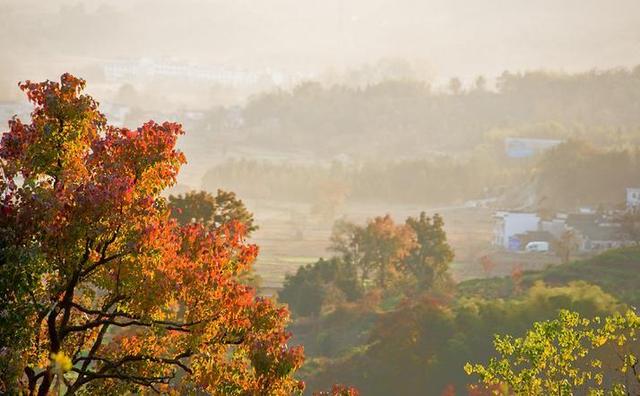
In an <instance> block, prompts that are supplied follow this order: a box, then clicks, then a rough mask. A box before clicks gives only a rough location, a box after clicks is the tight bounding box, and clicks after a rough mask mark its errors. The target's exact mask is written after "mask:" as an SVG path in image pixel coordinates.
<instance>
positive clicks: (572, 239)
mask: <svg viewBox="0 0 640 396" xmlns="http://www.w3.org/2000/svg"><path fill="white" fill-rule="evenodd" d="M551 248H552V249H553V251H554V252H555V254H556V256H558V257H559V258H560V261H561V262H562V264H566V263H568V262H569V261H571V255H573V253H575V252H576V251H577V250H578V237H577V236H576V233H575V232H574V231H573V230H566V231H564V232H563V233H562V234H561V235H560V237H559V238H557V239H555V240H554V241H553V242H552V244H551Z"/></svg>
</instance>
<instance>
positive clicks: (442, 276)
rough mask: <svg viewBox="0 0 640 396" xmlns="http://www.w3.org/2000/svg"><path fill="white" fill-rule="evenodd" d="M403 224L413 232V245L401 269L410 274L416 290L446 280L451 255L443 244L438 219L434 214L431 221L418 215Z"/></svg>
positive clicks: (440, 225) (441, 226)
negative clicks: (417, 286) (414, 281)
mask: <svg viewBox="0 0 640 396" xmlns="http://www.w3.org/2000/svg"><path fill="white" fill-rule="evenodd" d="M406 224H407V226H408V227H410V229H411V230H413V233H414V235H415V242H416V243H415V244H414V245H413V247H412V248H411V250H410V251H409V254H408V256H407V257H406V258H405V259H404V260H402V261H401V265H402V266H403V267H404V268H406V270H408V271H409V272H411V274H413V276H414V277H415V278H416V280H417V282H418V285H419V287H420V288H429V287H432V286H433V285H434V284H435V283H437V282H442V281H445V280H447V276H448V270H449V263H451V261H452V260H453V255H454V254H453V250H452V249H451V246H449V243H448V242H447V234H446V232H445V231H444V220H443V219H442V217H441V216H440V215H438V214H436V215H434V216H433V217H432V218H431V217H428V216H427V215H426V214H425V213H424V212H422V213H420V216H419V217H418V218H415V217H409V218H408V219H407V221H406Z"/></svg>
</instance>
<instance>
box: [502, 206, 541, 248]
mask: <svg viewBox="0 0 640 396" xmlns="http://www.w3.org/2000/svg"><path fill="white" fill-rule="evenodd" d="M495 218H496V224H495V227H494V243H495V244H496V245H497V246H500V247H502V248H504V249H508V250H519V249H520V241H518V240H517V238H515V236H516V235H518V234H524V233H526V232H528V231H538V230H539V226H540V217H539V216H538V214H536V213H529V212H506V211H503V212H497V213H496V215H495Z"/></svg>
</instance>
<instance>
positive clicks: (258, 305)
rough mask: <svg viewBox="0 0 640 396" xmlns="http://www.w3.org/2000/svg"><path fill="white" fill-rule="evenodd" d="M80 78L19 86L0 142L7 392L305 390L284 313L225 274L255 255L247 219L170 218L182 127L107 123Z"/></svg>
mask: <svg viewBox="0 0 640 396" xmlns="http://www.w3.org/2000/svg"><path fill="white" fill-rule="evenodd" d="M84 86H85V82H84V81H83V80H81V79H78V78H75V77H73V76H71V75H69V74H65V75H63V76H62V77H61V81H60V83H57V82H51V81H46V82H43V83H32V82H29V81H27V82H25V83H23V84H21V85H20V87H21V88H22V90H23V91H24V92H25V93H26V95H27V97H28V99H29V100H30V101H31V102H32V103H33V104H34V110H33V112H32V114H31V122H30V123H28V124H25V123H23V122H22V121H20V120H19V119H17V118H13V119H12V120H11V121H10V122H9V127H10V130H9V131H8V132H5V133H4V134H3V136H2V140H1V142H0V172H1V176H2V177H1V179H0V191H1V192H2V195H1V196H0V235H2V242H3V247H2V258H3V259H2V260H1V262H0V272H1V274H0V275H1V278H2V282H0V285H1V287H2V288H3V289H2V290H0V295H1V296H2V297H3V306H2V307H0V314H1V316H2V318H3V322H2V323H1V324H0V327H1V328H2V332H0V334H1V335H2V337H3V339H2V340H0V341H2V342H1V344H2V345H3V347H4V349H3V352H2V353H4V354H7V355H8V356H14V357H17V359H13V360H11V361H10V362H9V364H13V366H12V367H10V368H9V369H6V370H5V369H3V371H2V373H3V375H4V373H15V372H17V370H21V371H22V373H23V375H22V376H21V377H20V378H19V379H18V380H17V381H10V380H11V378H8V382H6V383H7V387H8V388H9V391H13V390H15V389H16V388H18V389H20V390H21V391H22V392H23V393H26V394H39V395H46V394H48V393H49V392H50V391H51V390H52V389H54V388H56V387H57V389H59V390H65V389H66V392H67V394H74V393H77V392H80V391H84V392H86V393H90V394H123V393H140V392H145V391H149V390H156V391H158V392H171V391H175V392H178V393H180V392H182V393H189V392H191V393H203V392H204V393H212V394H273V395H289V394H292V393H298V392H299V391H301V390H302V388H303V387H304V386H303V384H302V383H300V382H299V381H297V380H295V379H294V378H293V377H292V375H293V372H294V371H295V369H296V368H298V367H299V366H300V365H301V363H302V359H303V357H302V351H301V349H299V348H288V346H287V340H288V338H289V335H288V334H287V332H286V331H285V330H284V327H285V324H286V322H287V311H286V310H285V309H283V308H279V307H276V306H275V305H274V304H273V303H272V302H271V301H270V300H266V299H261V298H257V297H256V296H255V294H254V291H253V290H252V289H250V288H249V287H247V286H244V285H242V284H240V283H238V282H237V280H236V278H237V274H238V273H239V272H241V271H243V270H245V269H246V268H248V267H249V266H250V265H251V263H252V261H253V260H254V258H255V256H256V253H257V248H256V246H253V245H249V244H246V243H245V242H244V240H243V233H242V228H243V227H242V226H240V225H239V224H238V223H234V222H232V223H230V224H228V225H225V226H223V227H222V228H220V229H218V230H216V232H212V231H211V230H210V229H207V228H205V227H203V226H202V225H200V224H185V225H180V224H178V222H177V221H175V220H174V219H172V218H171V216H170V210H169V208H168V203H167V202H166V200H165V199H164V198H162V197H161V196H160V193H161V191H162V190H163V189H165V188H167V187H168V186H170V185H172V184H173V183H174V182H175V179H176V175H177V173H178V171H179V168H180V166H181V164H182V163H184V156H183V154H182V153H180V152H179V151H177V150H176V148H175V144H176V140H177V138H178V136H179V135H181V134H182V133H183V131H182V129H181V126H180V125H178V124H174V123H163V124H157V123H155V122H152V121H150V122H147V123H145V124H144V125H143V126H141V127H139V128H138V129H136V130H129V129H126V128H116V127H113V126H109V125H107V121H106V119H105V117H104V115H102V114H101V113H100V112H99V111H98V105H97V103H96V102H95V101H94V100H93V99H92V98H91V97H90V96H88V95H84V94H82V90H83V89H84ZM6 275H11V276H12V278H5V276H6ZM6 279H16V280H17V281H16V282H7V281H5V280H6ZM5 298H6V299H5ZM21 316H22V320H23V322H22V323H28V324H29V325H28V326H26V327H23V328H21V330H20V332H18V333H15V334H13V333H11V332H7V331H5V330H6V329H7V327H5V326H8V327H11V326H14V324H16V323H18V324H20V323H19V322H15V323H7V322H6V321H5V320H4V319H5V318H9V320H16V321H18V320H20V317H21ZM14 327H15V326H14ZM2 360H4V358H3V359H2ZM3 364H4V362H3ZM9 381H10V382H9Z"/></svg>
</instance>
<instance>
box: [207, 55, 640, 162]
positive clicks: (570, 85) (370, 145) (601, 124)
mask: <svg viewBox="0 0 640 396" xmlns="http://www.w3.org/2000/svg"><path fill="white" fill-rule="evenodd" d="M197 130H198V134H199V135H205V136H206V137H207V138H209V139H214V138H215V139H218V140H219V139H222V140H223V141H224V140H225V138H228V139H227V141H228V142H230V140H229V139H230V137H232V138H233V142H234V144H236V145H242V146H252V147H260V148H262V149H264V150H279V151H283V150H284V151H292V152H296V151H298V152H299V151H304V152H309V153H311V154H312V155H313V156H317V157H318V158H333V157H335V156H338V155H345V154H346V155H348V156H350V157H354V158H376V159H380V158H391V157H393V158H398V157H400V158H402V157H404V158H406V157H416V156H418V157H424V156H433V155H434V154H435V153H441V152H467V151H469V150H472V149H473V148H475V147H477V146H478V145H481V144H483V143H487V142H492V141H493V142H495V141H498V142H501V141H502V139H504V138H505V137H509V136H525V137H539V138H554V139H567V138H580V139H585V140H589V141H591V142H594V143H596V144H600V145H602V144H604V145H611V144H620V143H626V142H640V66H638V67H635V68H634V69H633V70H627V69H614V70H607V71H591V72H586V73H579V74H563V73H548V72H542V71H537V72H527V73H523V74H516V73H509V72H505V73H504V74H502V75H501V76H500V77H499V78H498V79H497V81H496V87H495V90H493V89H488V88H487V85H486V80H485V79H483V78H478V80H477V81H476V83H475V84H473V86H471V87H467V88H465V87H464V86H463V85H461V83H460V81H459V80H456V79H454V80H452V81H451V82H450V84H449V89H448V91H447V92H443V91H442V90H435V89H432V88H431V87H430V85H429V84H427V83H424V82H417V81H410V80H388V81H384V82H380V83H377V84H374V85H367V86H363V87H358V86H351V85H328V84H321V83H317V82H308V83H304V84H301V85H298V86H297V87H295V88H294V89H292V90H287V91H285V90H276V91H272V92H267V93H264V94H261V95H259V96H256V97H253V98H252V99H250V100H249V101H248V103H247V104H246V105H245V106H243V107H241V108H234V109H227V110H222V111H221V109H220V108H215V109H212V111H210V112H209V113H208V114H207V115H206V116H205V117H204V119H203V121H202V123H201V125H199V126H198V128H197ZM223 144H225V143H223Z"/></svg>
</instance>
